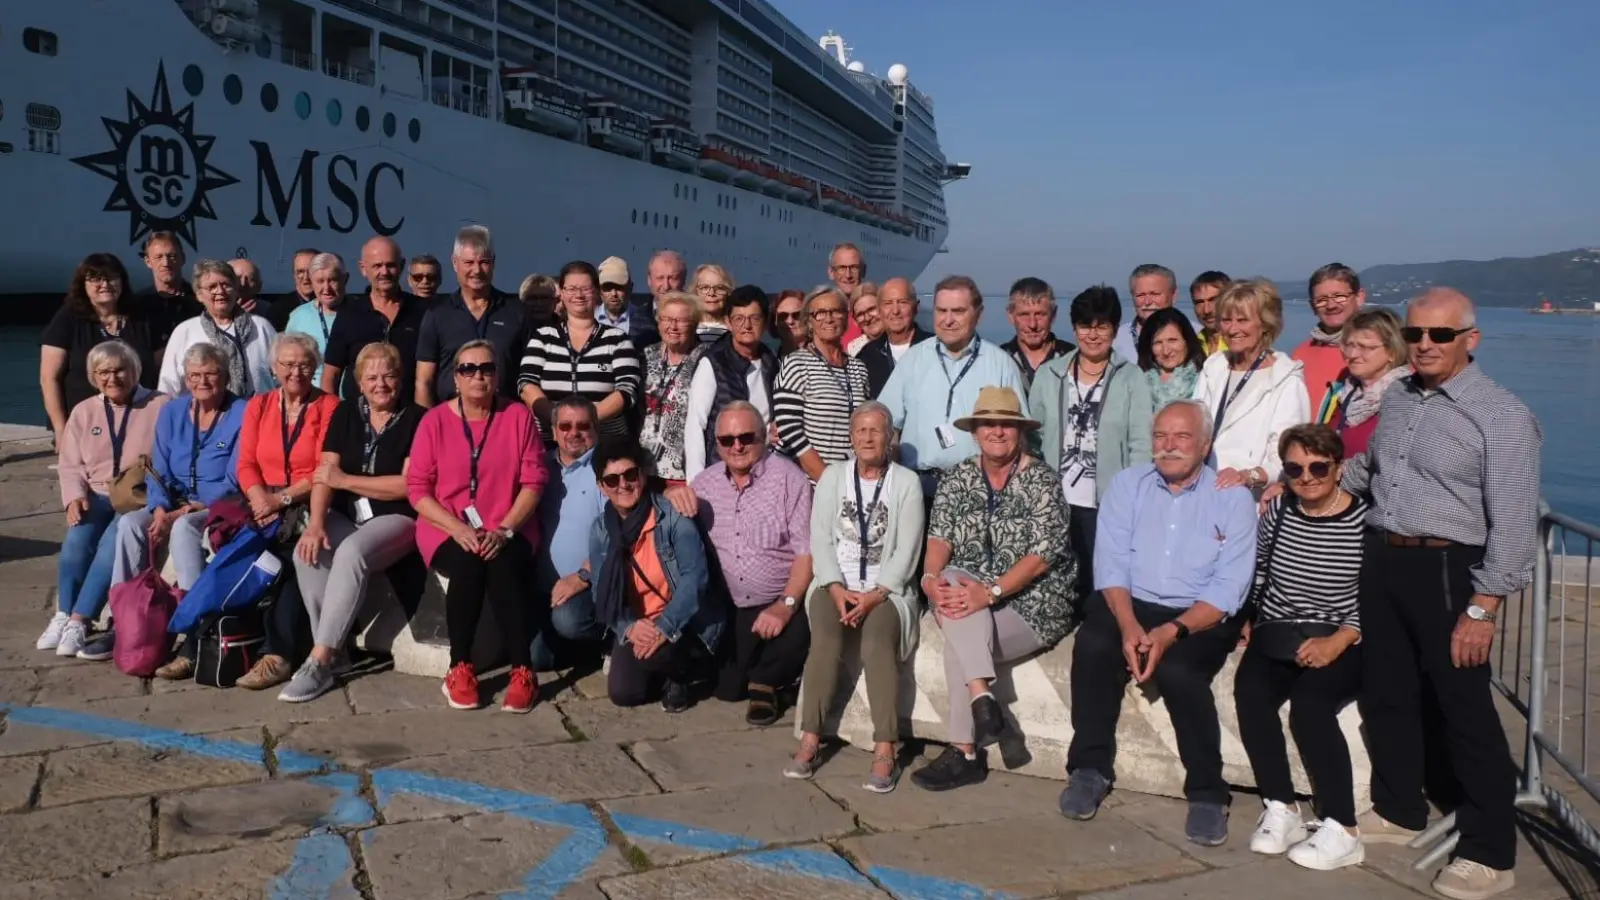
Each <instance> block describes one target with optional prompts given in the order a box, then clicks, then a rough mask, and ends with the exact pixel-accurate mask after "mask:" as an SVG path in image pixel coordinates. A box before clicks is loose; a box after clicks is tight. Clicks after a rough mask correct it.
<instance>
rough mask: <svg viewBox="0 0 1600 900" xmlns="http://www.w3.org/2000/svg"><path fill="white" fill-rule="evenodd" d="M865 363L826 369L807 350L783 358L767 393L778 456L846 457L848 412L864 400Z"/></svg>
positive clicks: (850, 359)
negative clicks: (814, 454) (812, 452)
mask: <svg viewBox="0 0 1600 900" xmlns="http://www.w3.org/2000/svg"><path fill="white" fill-rule="evenodd" d="M867 382H868V375H867V364H866V363H864V362H862V361H861V360H859V359H856V358H855V357H852V356H846V357H845V361H844V365H842V366H834V365H830V364H829V363H828V361H827V360H825V359H823V358H822V354H821V353H818V352H817V351H816V350H814V349H812V348H809V347H808V348H806V349H804V350H797V351H795V352H794V353H791V354H789V355H788V356H786V357H784V358H783V365H782V366H781V367H780V368H779V369H778V380H777V382H776V383H775V384H774V385H773V389H772V421H773V422H774V423H775V424H776V425H777V426H778V439H779V441H780V442H781V443H782V446H783V452H784V453H786V454H788V455H789V456H792V457H796V458H798V457H799V456H800V454H802V453H804V452H806V451H807V450H815V451H816V452H817V455H818V456H820V457H822V461H823V462H825V463H832V462H839V461H841V460H845V459H848V458H849V457H850V414H851V413H852V412H854V411H855V408H856V407H857V406H860V405H861V404H862V403H864V402H865V401H866V399H867Z"/></svg>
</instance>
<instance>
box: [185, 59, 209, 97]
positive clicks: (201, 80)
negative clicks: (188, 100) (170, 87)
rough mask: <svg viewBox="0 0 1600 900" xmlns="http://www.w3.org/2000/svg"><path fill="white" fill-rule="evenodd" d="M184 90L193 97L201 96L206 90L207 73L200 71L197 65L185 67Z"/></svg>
mask: <svg viewBox="0 0 1600 900" xmlns="http://www.w3.org/2000/svg"><path fill="white" fill-rule="evenodd" d="M183 89H184V90H186V91H188V92H189V96H191V97H198V96H200V92H201V91H203V90H205V89H206V73H204V72H202V71H200V67H199V66H196V65H192V64H191V65H187V66H184V67H183Z"/></svg>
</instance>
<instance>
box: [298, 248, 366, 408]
mask: <svg viewBox="0 0 1600 900" xmlns="http://www.w3.org/2000/svg"><path fill="white" fill-rule="evenodd" d="M309 268H310V272H311V302H310V303H302V304H300V305H299V306H298V307H296V308H295V310H294V312H291V313H289V324H288V325H286V326H285V327H284V329H283V330H284V332H285V333H288V334H303V335H306V336H307V337H309V338H311V340H312V342H313V343H315V345H316V348H317V356H318V357H319V360H318V363H317V371H315V372H313V373H312V375H311V380H312V382H313V383H314V384H318V385H320V384H322V363H321V361H320V357H321V356H323V355H325V354H326V353H327V352H328V336H329V335H330V334H332V333H333V320H334V319H335V318H337V317H338V315H339V307H341V306H343V305H344V297H345V288H346V287H348V286H349V284H350V272H349V270H347V269H346V268H345V267H344V260H343V259H341V258H340V257H339V254H337V253H318V254H317V255H316V256H313V257H312V258H311V265H310V267H309ZM341 387H342V385H334V386H333V390H332V391H331V392H330V393H332V394H334V395H335V396H342V393H341V391H340V388H341Z"/></svg>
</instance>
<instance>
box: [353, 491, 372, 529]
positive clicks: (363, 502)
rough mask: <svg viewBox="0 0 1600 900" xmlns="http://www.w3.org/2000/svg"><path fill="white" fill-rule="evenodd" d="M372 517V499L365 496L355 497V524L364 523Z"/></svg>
mask: <svg viewBox="0 0 1600 900" xmlns="http://www.w3.org/2000/svg"><path fill="white" fill-rule="evenodd" d="M371 518H372V501H371V500H368V499H367V498H366V497H357V498H356V524H357V525H365V524H366V523H367V520H368V519H371Z"/></svg>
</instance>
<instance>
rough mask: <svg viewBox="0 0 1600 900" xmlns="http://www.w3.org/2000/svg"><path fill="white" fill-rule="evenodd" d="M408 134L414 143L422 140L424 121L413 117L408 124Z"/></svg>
mask: <svg viewBox="0 0 1600 900" xmlns="http://www.w3.org/2000/svg"><path fill="white" fill-rule="evenodd" d="M406 134H407V135H408V136H410V138H411V143H413V144H415V143H416V142H418V141H420V140H422V122H421V121H419V120H417V119H412V120H411V124H410V125H407V126H406Z"/></svg>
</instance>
